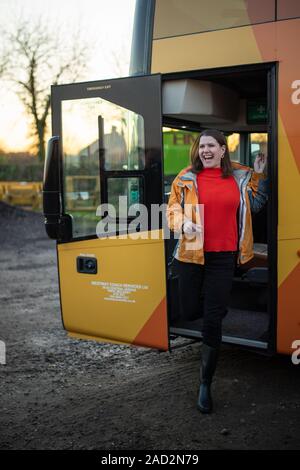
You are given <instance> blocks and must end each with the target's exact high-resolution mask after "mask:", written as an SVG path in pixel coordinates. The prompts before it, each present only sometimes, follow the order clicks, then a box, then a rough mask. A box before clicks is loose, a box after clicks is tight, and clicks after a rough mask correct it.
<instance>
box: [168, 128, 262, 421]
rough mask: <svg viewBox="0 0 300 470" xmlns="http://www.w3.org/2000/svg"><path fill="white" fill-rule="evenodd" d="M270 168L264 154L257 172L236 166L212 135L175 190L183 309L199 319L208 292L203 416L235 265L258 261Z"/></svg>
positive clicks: (203, 138)
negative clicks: (257, 219)
mask: <svg viewBox="0 0 300 470" xmlns="http://www.w3.org/2000/svg"><path fill="white" fill-rule="evenodd" d="M266 162H267V158H266V156H264V155H263V154H259V155H258V156H257V157H256V160H255V162H254V171H253V170H251V169H250V168H248V167H245V166H243V165H240V164H239V163H235V162H231V161H230V157H229V151H228V146H227V141H226V139H225V137H224V135H223V134H222V133H221V132H220V131H217V130H214V129H210V130H206V131H203V132H202V133H201V134H200V135H199V137H198V138H197V139H196V141H195V142H194V144H193V146H192V149H191V167H188V168H185V169H184V170H182V171H181V172H180V173H179V175H178V176H177V177H176V178H175V180H174V182H173V184H172V189H171V195H170V199H169V203H168V209H167V219H168V225H169V227H170V229H171V230H172V231H174V232H178V233H180V234H181V235H180V238H179V240H178V243H177V247H176V249H175V254H174V256H175V258H176V260H177V267H178V273H179V295H180V297H181V305H182V308H184V310H186V309H188V310H189V312H188V313H190V314H191V315H192V316H193V314H192V312H191V311H192V310H193V308H194V309H195V307H194V305H195V303H196V304H197V305H196V308H198V311H199V301H200V291H201V289H202V291H203V292H204V300H203V331H202V333H203V346H202V370H201V385H200V390H199V396H198V403H197V407H198V408H199V410H200V411H201V412H202V413H210V412H211V411H212V398H211V391H210V385H211V382H212V378H213V375H214V372H215V369H216V365H217V359H218V353H219V348H220V343H221V339H222V319H223V318H224V316H225V315H226V312H227V307H228V304H229V299H230V291H231V287H232V280H233V276H234V270H235V265H236V262H238V263H240V264H244V263H247V261H249V260H250V259H251V258H252V257H253V234H252V222H251V211H252V212H258V211H259V210H260V209H261V208H262V207H263V206H264V204H265V203H266V200H267V188H266V186H267V183H266V179H265V176H264V174H263V171H264V169H265V166H266ZM203 215H204V217H203ZM195 299H196V302H195ZM185 313H186V312H185Z"/></svg>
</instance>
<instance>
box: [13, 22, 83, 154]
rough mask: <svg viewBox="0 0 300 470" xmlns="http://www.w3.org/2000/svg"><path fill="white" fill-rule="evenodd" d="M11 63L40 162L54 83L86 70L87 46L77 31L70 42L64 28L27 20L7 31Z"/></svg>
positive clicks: (73, 77) (77, 75) (71, 78)
mask: <svg viewBox="0 0 300 470" xmlns="http://www.w3.org/2000/svg"><path fill="white" fill-rule="evenodd" d="M6 40H7V41H6V44H7V51H9V58H10V59H9V64H8V70H9V71H8V73H7V78H8V79H9V80H11V81H12V82H14V84H15V85H16V92H17V94H18V96H19V98H20V100H21V101H22V103H23V104H24V107H25V110H26V112H27V114H28V115H29V117H30V119H31V125H32V131H33V136H34V138H35V145H36V149H37V154H38V157H39V160H40V161H44V159H45V134H46V131H47V120H48V117H49V112H50V104H51V94H50V93H51V88H50V87H51V85H57V84H58V83H62V82H63V81H66V82H67V81H75V80H78V78H79V76H81V74H82V73H83V71H84V69H85V67H86V61H87V49H88V48H87V46H86V43H85V41H83V40H82V38H81V34H80V33H77V34H74V36H72V39H71V40H69V41H68V43H67V42H66V39H63V35H62V34H61V31H59V30H58V29H56V31H54V32H53V31H51V30H50V27H49V26H48V24H47V23H46V21H45V20H41V19H40V20H39V22H38V24H32V23H29V22H28V21H25V20H20V21H18V24H17V26H16V27H15V28H14V29H13V30H11V31H10V32H7V33H6Z"/></svg>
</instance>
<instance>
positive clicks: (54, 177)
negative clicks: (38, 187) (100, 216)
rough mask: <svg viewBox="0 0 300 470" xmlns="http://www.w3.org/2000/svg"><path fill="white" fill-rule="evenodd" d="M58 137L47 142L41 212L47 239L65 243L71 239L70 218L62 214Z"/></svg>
mask: <svg viewBox="0 0 300 470" xmlns="http://www.w3.org/2000/svg"><path fill="white" fill-rule="evenodd" d="M60 188H61V184H60V159H59V137H57V136H54V137H51V139H50V140H49V142H48V148H47V154H46V159H45V166H44V178H43V212H44V216H45V228H46V232H47V235H48V237H49V238H52V239H54V240H63V241H67V240H69V239H70V238H72V218H71V217H70V216H69V215H67V214H66V215H64V214H63V213H62V197H61V189H60Z"/></svg>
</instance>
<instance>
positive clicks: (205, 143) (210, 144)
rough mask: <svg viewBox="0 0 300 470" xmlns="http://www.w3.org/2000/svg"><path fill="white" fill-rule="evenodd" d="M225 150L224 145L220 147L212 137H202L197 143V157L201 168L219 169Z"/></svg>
mask: <svg viewBox="0 0 300 470" xmlns="http://www.w3.org/2000/svg"><path fill="white" fill-rule="evenodd" d="M225 150H226V147H225V145H222V146H221V145H220V144H219V142H218V141H217V140H216V139H215V138H214V137H210V136H208V135H204V136H202V137H201V138H200V142H199V157H200V160H201V162H202V164H203V168H221V160H222V157H223V155H224V153H225Z"/></svg>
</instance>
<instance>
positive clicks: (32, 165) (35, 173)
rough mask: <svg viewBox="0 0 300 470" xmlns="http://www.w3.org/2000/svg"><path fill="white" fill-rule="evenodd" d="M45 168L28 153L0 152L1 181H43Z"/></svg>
mask: <svg viewBox="0 0 300 470" xmlns="http://www.w3.org/2000/svg"><path fill="white" fill-rule="evenodd" d="M43 168H44V165H43V164H42V163H40V162H38V160H37V158H35V157H33V156H31V155H28V154H25V155H18V154H8V155H7V154H2V155H1V154H0V181H42V179H43Z"/></svg>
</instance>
